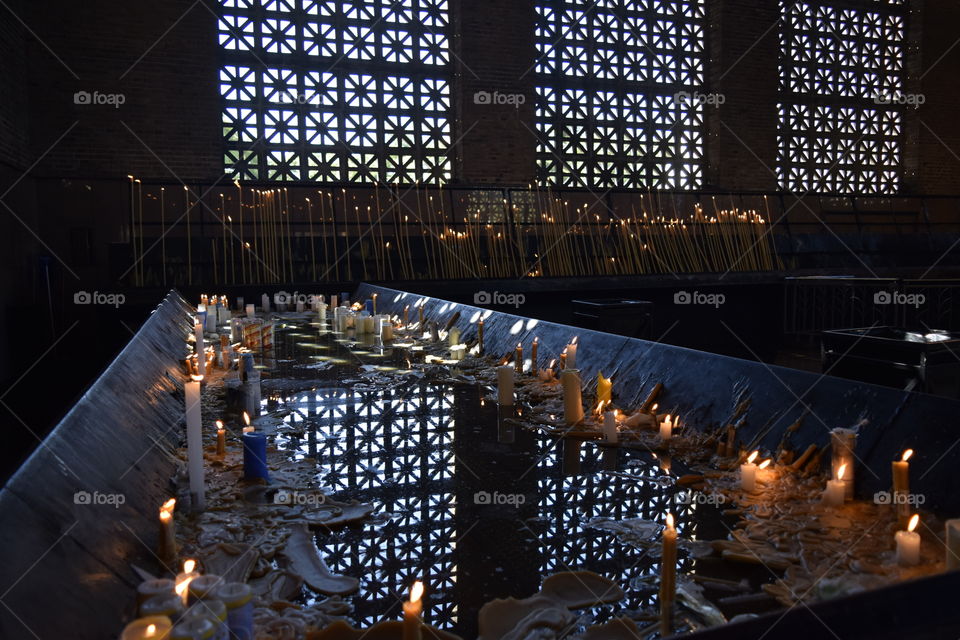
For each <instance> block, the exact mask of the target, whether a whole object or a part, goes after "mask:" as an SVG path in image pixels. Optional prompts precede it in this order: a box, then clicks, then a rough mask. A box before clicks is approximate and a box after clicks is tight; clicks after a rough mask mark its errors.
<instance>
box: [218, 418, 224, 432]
mask: <svg viewBox="0 0 960 640" xmlns="http://www.w3.org/2000/svg"><path fill="white" fill-rule="evenodd" d="M217 429H218V430H219V429H223V420H217Z"/></svg>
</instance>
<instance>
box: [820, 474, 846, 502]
mask: <svg viewBox="0 0 960 640" xmlns="http://www.w3.org/2000/svg"><path fill="white" fill-rule="evenodd" d="M846 472H847V465H845V464H842V465H840V468H839V469H837V478H836V479H835V480H827V488H826V490H825V491H824V492H823V504H824V505H826V506H828V507H839V506H842V505H843V502H844V500H845V495H846V484H845V483H844V481H843V476H844V475H846Z"/></svg>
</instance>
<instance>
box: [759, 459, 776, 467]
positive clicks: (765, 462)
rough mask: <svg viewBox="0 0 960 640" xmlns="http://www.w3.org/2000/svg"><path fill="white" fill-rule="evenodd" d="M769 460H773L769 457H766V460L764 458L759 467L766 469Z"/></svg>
mask: <svg viewBox="0 0 960 640" xmlns="http://www.w3.org/2000/svg"><path fill="white" fill-rule="evenodd" d="M771 462H773V460H771V459H770V458H767V459H766V460H764V461H763V462H761V463H760V468H761V469H766V468H767V467H769V466H770V463H771Z"/></svg>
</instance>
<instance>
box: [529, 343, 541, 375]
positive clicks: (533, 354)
mask: <svg viewBox="0 0 960 640" xmlns="http://www.w3.org/2000/svg"><path fill="white" fill-rule="evenodd" d="M539 347H540V338H537V337H534V338H533V344H532V345H531V346H530V372H531V373H532V374H533V375H537V372H539V371H540V367H538V366H537V349H538V348H539Z"/></svg>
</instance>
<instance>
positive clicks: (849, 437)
mask: <svg viewBox="0 0 960 640" xmlns="http://www.w3.org/2000/svg"><path fill="white" fill-rule="evenodd" d="M830 447H831V452H832V457H831V463H830V468H831V469H832V470H833V474H834V475H836V474H837V470H838V469H839V468H840V465H842V464H843V465H846V467H847V470H846V472H845V473H844V474H843V481H844V483H845V484H844V499H845V500H853V482H854V472H853V461H854V459H855V456H854V453H853V452H854V450H855V449H856V448H857V432H856V431H854V430H853V429H844V428H837V429H833V430H831V431H830Z"/></svg>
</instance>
